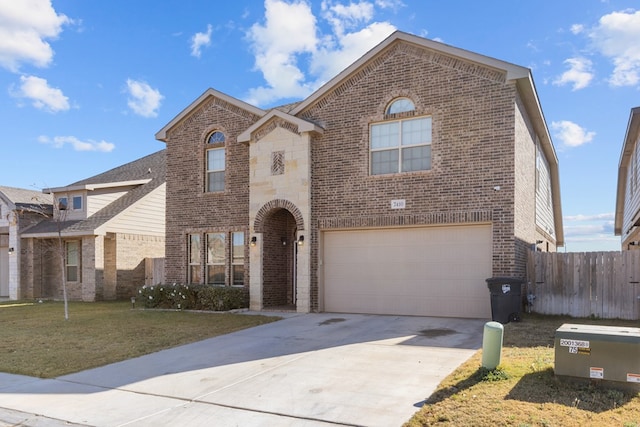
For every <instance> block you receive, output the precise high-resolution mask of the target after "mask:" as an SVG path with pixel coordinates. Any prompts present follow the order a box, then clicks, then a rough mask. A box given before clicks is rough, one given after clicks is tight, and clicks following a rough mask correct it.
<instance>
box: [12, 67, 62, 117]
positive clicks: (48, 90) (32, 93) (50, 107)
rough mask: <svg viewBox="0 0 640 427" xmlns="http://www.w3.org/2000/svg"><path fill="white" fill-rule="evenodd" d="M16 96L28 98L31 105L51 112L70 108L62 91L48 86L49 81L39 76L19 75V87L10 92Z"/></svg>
mask: <svg viewBox="0 0 640 427" xmlns="http://www.w3.org/2000/svg"><path fill="white" fill-rule="evenodd" d="M12 96H15V97H18V98H28V99H30V100H31V101H32V103H33V106H34V107H36V108H38V109H41V110H45V111H48V112H51V113H57V112H59V111H66V110H68V109H69V108H70V106H69V98H67V97H66V96H64V94H63V93H62V91H61V90H60V89H57V88H53V87H50V86H49V83H48V82H47V81H46V80H45V79H43V78H40V77H35V76H20V89H19V90H18V91H16V92H13V93H12Z"/></svg>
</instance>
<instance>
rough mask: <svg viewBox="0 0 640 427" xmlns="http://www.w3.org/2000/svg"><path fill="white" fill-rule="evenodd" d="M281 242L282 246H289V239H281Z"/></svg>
mask: <svg viewBox="0 0 640 427" xmlns="http://www.w3.org/2000/svg"><path fill="white" fill-rule="evenodd" d="M280 241H282V246H287V239H285V238H284V237H282V238H281V239H280Z"/></svg>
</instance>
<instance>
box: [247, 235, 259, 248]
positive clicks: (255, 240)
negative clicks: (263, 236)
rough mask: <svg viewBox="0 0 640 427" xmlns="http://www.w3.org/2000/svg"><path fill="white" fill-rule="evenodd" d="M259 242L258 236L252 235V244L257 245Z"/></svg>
mask: <svg viewBox="0 0 640 427" xmlns="http://www.w3.org/2000/svg"><path fill="white" fill-rule="evenodd" d="M257 242H258V238H257V237H256V236H251V242H250V243H249V244H250V245H251V246H255V245H256V243H257Z"/></svg>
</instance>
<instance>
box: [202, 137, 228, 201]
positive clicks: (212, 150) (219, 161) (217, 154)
mask: <svg viewBox="0 0 640 427" xmlns="http://www.w3.org/2000/svg"><path fill="white" fill-rule="evenodd" d="M206 162H207V164H206V167H205V169H206V180H207V181H206V183H205V184H206V191H207V192H218V191H224V171H225V136H224V133H222V132H220V131H213V132H211V133H210V134H209V136H208V137H207V147H206Z"/></svg>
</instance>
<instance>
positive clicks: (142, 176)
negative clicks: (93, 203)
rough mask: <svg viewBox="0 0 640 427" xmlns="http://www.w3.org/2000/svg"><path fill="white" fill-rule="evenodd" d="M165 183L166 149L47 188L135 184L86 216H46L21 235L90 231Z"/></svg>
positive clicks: (88, 187) (87, 232)
mask: <svg viewBox="0 0 640 427" xmlns="http://www.w3.org/2000/svg"><path fill="white" fill-rule="evenodd" d="M165 182H166V150H161V151H158V152H156V153H153V154H150V155H148V156H145V157H143V158H141V159H138V160H134V161H133V162H130V163H127V164H124V165H122V166H118V167H116V168H113V169H111V170H109V171H107V172H103V173H101V174H98V175H95V176H92V177H90V178H87V179H83V180H81V181H77V182H75V183H73V184H71V185H69V186H67V187H59V188H58V189H48V190H49V191H50V192H55V191H52V190H56V191H64V190H69V189H81V188H86V189H89V190H91V189H94V188H104V187H117V186H122V185H124V184H126V185H131V184H132V183H138V184H137V186H136V187H135V188H133V189H131V190H129V191H128V192H127V193H126V194H125V195H123V196H122V197H120V198H118V199H116V200H114V201H113V202H111V203H110V204H108V205H107V206H105V207H104V208H102V209H100V210H99V211H98V212H96V213H94V214H93V215H91V216H90V217H89V218H87V219H84V220H77V221H63V222H60V223H58V222H57V221H55V220H53V219H47V220H44V221H41V222H40V223H38V224H36V225H34V226H33V227H31V228H29V229H28V231H27V232H25V233H23V236H24V237H46V236H47V235H50V234H51V233H57V232H58V228H60V232H61V233H62V235H63V236H72V235H73V236H80V235H87V234H92V233H94V232H95V231H96V229H98V228H99V227H100V226H102V225H104V224H106V223H107V222H108V221H109V220H111V219H113V218H114V217H115V216H116V215H118V214H120V213H121V212H123V211H124V210H126V209H127V208H128V207H130V206H132V205H133V204H134V203H136V202H137V201H139V200H140V199H142V198H143V197H145V196H146V195H148V194H150V193H151V192H152V191H153V190H155V189H156V188H158V187H160V186H161V185H162V184H164V183H165Z"/></svg>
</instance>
